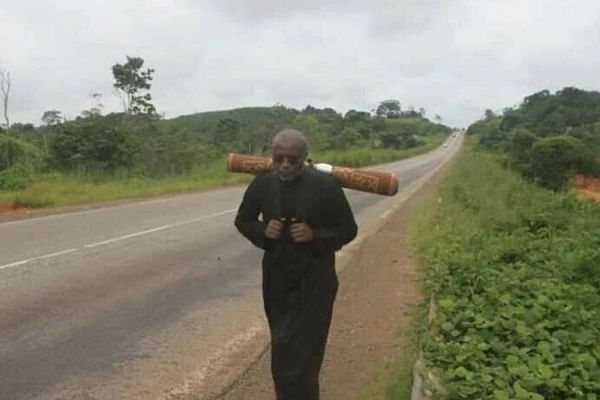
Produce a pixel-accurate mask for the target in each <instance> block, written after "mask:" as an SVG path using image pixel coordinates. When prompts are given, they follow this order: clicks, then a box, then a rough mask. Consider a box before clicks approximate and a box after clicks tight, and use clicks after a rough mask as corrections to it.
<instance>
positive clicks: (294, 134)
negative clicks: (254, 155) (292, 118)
mask: <svg viewBox="0 0 600 400" xmlns="http://www.w3.org/2000/svg"><path fill="white" fill-rule="evenodd" d="M284 140H286V141H288V140H289V141H294V142H296V143H298V144H299V145H300V146H302V150H303V152H304V154H307V153H308V141H307V140H306V136H304V134H303V133H302V132H300V131H299V130H297V129H292V128H286V129H282V130H280V131H279V132H277V133H276V134H275V137H273V142H272V143H271V145H272V147H275V145H276V144H277V143H279V142H281V141H284Z"/></svg>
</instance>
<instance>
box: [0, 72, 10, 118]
mask: <svg viewBox="0 0 600 400" xmlns="http://www.w3.org/2000/svg"><path fill="white" fill-rule="evenodd" d="M0 92H2V104H3V110H4V120H5V121H6V128H10V120H9V119H8V96H9V94H10V72H8V71H5V70H2V69H0Z"/></svg>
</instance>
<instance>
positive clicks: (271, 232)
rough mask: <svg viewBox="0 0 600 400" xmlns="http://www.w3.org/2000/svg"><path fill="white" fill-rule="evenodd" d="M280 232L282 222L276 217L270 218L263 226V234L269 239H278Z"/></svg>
mask: <svg viewBox="0 0 600 400" xmlns="http://www.w3.org/2000/svg"><path fill="white" fill-rule="evenodd" d="M281 232H283V222H281V221H278V220H276V219H272V220H270V221H269V223H268V224H267V227H266V228H265V236H266V237H267V238H269V239H273V240H276V239H279V237H280V236H281Z"/></svg>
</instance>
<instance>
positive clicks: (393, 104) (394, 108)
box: [375, 100, 402, 118]
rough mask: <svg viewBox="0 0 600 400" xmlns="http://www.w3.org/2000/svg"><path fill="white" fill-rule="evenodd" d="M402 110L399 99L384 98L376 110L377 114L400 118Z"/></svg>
mask: <svg viewBox="0 0 600 400" xmlns="http://www.w3.org/2000/svg"><path fill="white" fill-rule="evenodd" d="M401 111H402V109H401V107H400V102H399V101H398V100H384V101H382V102H381V103H379V106H378V107H377V109H376V110H375V115H377V116H378V117H386V118H399V117H400V112H401Z"/></svg>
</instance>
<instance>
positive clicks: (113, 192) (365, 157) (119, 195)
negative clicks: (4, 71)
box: [0, 135, 447, 208]
mask: <svg viewBox="0 0 600 400" xmlns="http://www.w3.org/2000/svg"><path fill="white" fill-rule="evenodd" d="M446 137H447V136H446V135H436V136H431V137H428V138H427V141H428V142H427V143H426V144H425V145H424V146H421V147H417V148H414V149H410V150H388V149H347V150H341V151H336V152H322V153H319V152H317V153H315V154H314V155H311V156H312V157H313V158H314V159H315V160H317V161H323V162H328V163H331V164H336V165H346V166H354V167H357V166H365V165H371V164H378V163H384V162H388V161H392V160H398V159H402V158H407V157H411V156H413V155H416V154H419V153H424V152H427V151H429V150H431V149H432V148H434V147H436V146H437V145H439V144H440V143H441V142H442V141H443V140H444V139H445V138H446ZM250 179H251V177H250V176H249V175H244V174H232V173H229V172H227V171H226V169H225V159H224V158H223V159H222V160H216V161H214V162H213V163H211V164H210V165H208V166H207V167H205V168H202V169H197V170H196V171H194V172H193V173H191V174H190V175H185V176H172V177H165V178H161V179H151V178H143V177H100V178H98V177H88V176H77V175H63V174H59V173H52V174H40V175H35V176H31V177H29V178H28V179H27V181H28V182H29V183H28V184H27V186H26V187H25V188H22V189H18V190H12V191H0V204H9V205H12V206H14V207H31V208H35V207H57V206H69V205H76V204H88V203H95V202H103V201H111V200H120V199H131V198H144V197H150V196H157V195H163V194H171V193H183V192H195V191H201V190H208V189H214V188H217V187H225V186H230V185H236V184H242V183H247V182H249V181H250Z"/></svg>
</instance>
